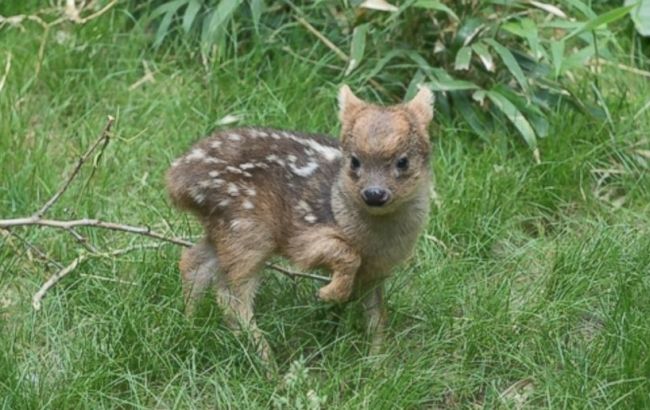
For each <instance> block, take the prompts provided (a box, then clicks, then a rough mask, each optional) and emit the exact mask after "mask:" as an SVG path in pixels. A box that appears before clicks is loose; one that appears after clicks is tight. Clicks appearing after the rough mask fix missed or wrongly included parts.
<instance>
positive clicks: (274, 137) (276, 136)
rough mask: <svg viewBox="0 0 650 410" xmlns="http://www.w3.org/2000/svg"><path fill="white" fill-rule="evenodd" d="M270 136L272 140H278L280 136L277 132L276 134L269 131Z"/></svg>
mask: <svg viewBox="0 0 650 410" xmlns="http://www.w3.org/2000/svg"><path fill="white" fill-rule="evenodd" d="M271 138H273V139H274V140H279V139H280V136H279V135H278V134H276V133H275V132H272V133H271Z"/></svg>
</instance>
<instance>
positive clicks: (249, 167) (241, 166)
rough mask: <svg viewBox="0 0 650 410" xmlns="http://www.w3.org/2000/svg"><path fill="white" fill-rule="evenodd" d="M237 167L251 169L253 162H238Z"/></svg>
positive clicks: (253, 165)
mask: <svg viewBox="0 0 650 410" xmlns="http://www.w3.org/2000/svg"><path fill="white" fill-rule="evenodd" d="M239 168H241V169H243V170H247V169H253V168H255V164H253V163H252V162H245V163H243V164H239Z"/></svg>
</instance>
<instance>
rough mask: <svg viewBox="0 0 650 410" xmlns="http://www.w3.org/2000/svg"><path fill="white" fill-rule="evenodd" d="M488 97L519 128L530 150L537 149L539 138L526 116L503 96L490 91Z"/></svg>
mask: <svg viewBox="0 0 650 410" xmlns="http://www.w3.org/2000/svg"><path fill="white" fill-rule="evenodd" d="M487 97H488V98H489V99H490V101H492V103H493V104H494V106H495V107H496V108H498V109H499V111H501V112H502V113H503V115H505V116H506V118H507V119H508V120H509V121H510V122H511V123H512V125H514V126H515V128H517V130H518V131H519V133H520V134H521V136H522V137H523V138H524V141H526V144H528V146H529V147H530V148H533V149H535V148H537V137H536V136H535V131H534V130H533V128H532V127H531V125H530V123H529V122H528V120H527V119H526V117H524V115H523V114H522V113H521V111H519V110H518V109H517V107H515V105H514V104H513V103H511V102H510V100H508V99H507V98H506V97H504V96H503V94H501V93H499V92H497V91H495V90H490V91H488V92H487Z"/></svg>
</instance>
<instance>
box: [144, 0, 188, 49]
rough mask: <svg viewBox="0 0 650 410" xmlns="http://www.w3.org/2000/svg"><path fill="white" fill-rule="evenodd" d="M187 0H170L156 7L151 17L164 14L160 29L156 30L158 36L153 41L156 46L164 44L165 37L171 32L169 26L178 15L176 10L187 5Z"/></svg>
mask: <svg viewBox="0 0 650 410" xmlns="http://www.w3.org/2000/svg"><path fill="white" fill-rule="evenodd" d="M187 1H188V0H175V1H170V2H169V3H165V4H163V5H162V6H160V7H158V8H156V9H155V10H154V11H153V12H152V13H151V18H156V17H158V16H160V15H163V14H164V16H163V18H162V20H161V21H160V24H159V25H158V30H156V36H155V37H154V42H153V46H154V47H159V46H160V45H161V44H162V42H163V40H164V39H165V37H167V34H169V26H170V24H171V22H172V19H173V18H174V16H175V15H176V12H178V9H179V8H181V7H182V6H183V5H185V4H186V3H187Z"/></svg>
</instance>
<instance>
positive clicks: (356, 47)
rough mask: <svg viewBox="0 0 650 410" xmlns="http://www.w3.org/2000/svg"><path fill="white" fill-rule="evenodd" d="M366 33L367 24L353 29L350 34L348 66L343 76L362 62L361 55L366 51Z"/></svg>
mask: <svg viewBox="0 0 650 410" xmlns="http://www.w3.org/2000/svg"><path fill="white" fill-rule="evenodd" d="M367 32H368V23H366V24H361V25H359V26H356V27H355V28H354V31H353V32H352V43H351V45H350V64H349V65H348V68H347V70H345V75H348V74H350V73H351V72H352V70H354V69H355V68H356V67H357V66H358V65H359V64H361V60H363V53H364V52H365V50H366V34H367Z"/></svg>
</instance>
